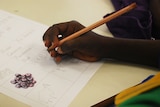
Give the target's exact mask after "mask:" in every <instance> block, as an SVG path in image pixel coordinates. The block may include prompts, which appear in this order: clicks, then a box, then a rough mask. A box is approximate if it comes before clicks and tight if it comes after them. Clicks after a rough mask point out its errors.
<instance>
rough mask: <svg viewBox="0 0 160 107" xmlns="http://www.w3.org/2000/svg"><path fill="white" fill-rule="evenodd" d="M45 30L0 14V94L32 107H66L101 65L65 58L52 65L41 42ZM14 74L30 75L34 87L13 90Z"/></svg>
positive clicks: (42, 26) (32, 22)
mask: <svg viewBox="0 0 160 107" xmlns="http://www.w3.org/2000/svg"><path fill="white" fill-rule="evenodd" d="M47 28H48V26H45V25H42V24H40V23H37V22H34V21H31V20H28V19H25V18H22V17H20V16H16V15H13V14H10V13H7V12H5V11H2V10H0V92H1V93H4V94H6V95H8V96H10V97H12V98H14V99H17V100H19V101H21V102H23V103H26V104H28V105H30V106H32V107H67V106H68V105H69V104H70V103H71V101H72V100H73V99H74V97H75V96H76V95H77V94H78V93H79V91H80V90H81V89H82V88H83V87H84V86H85V84H86V83H87V82H88V80H89V79H90V78H91V77H92V76H93V74H94V73H95V72H96V71H97V69H98V68H99V67H100V66H101V65H102V62H97V63H88V62H84V61H81V60H77V59H73V58H68V57H66V58H64V59H63V60H62V62H61V63H60V64H56V63H55V62H54V60H53V58H51V57H50V55H49V54H48V52H47V51H46V48H45V47H44V44H43V41H42V36H43V34H44V32H45V31H46V30H47ZM16 73H20V74H25V73H31V74H32V75H33V77H34V79H35V80H36V81H37V83H36V84H35V86H34V87H29V88H27V89H23V88H16V87H15V85H14V84H11V83H10V81H11V80H13V79H14V77H15V74H16Z"/></svg>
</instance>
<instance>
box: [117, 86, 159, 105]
mask: <svg viewBox="0 0 160 107" xmlns="http://www.w3.org/2000/svg"><path fill="white" fill-rule="evenodd" d="M118 107H160V86H159V87H156V88H153V89H152V90H149V91H147V92H144V93H142V94H139V95H137V96H134V97H132V98H130V99H128V100H126V101H124V102H123V103H121V104H120V105H118Z"/></svg>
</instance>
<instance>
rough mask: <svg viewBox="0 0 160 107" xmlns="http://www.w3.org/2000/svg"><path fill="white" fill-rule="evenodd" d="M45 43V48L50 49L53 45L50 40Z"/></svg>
mask: <svg viewBox="0 0 160 107" xmlns="http://www.w3.org/2000/svg"><path fill="white" fill-rule="evenodd" d="M43 42H44V45H45V47H50V46H51V45H52V43H51V42H50V41H49V40H45V41H43Z"/></svg>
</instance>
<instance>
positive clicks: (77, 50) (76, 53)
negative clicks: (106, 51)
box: [43, 21, 103, 62]
mask: <svg viewBox="0 0 160 107" xmlns="http://www.w3.org/2000/svg"><path fill="white" fill-rule="evenodd" d="M83 28H84V26H83V25H81V24H80V23H78V22H76V21H70V22H65V23H59V24H55V25H53V26H51V27H50V28H49V29H48V30H47V31H46V32H45V34H44V36H43V41H44V44H45V46H46V47H47V48H48V51H49V53H50V55H51V56H52V57H54V58H55V61H56V62H59V61H60V59H61V56H62V55H71V56H73V57H76V58H78V59H81V60H85V61H97V60H98V59H100V56H101V55H100V53H99V51H98V49H101V50H103V49H102V47H101V46H100V44H101V42H102V41H103V37H102V36H100V35H98V34H96V33H94V32H92V31H90V32H87V33H85V34H83V35H81V36H80V37H77V38H75V39H73V40H70V41H66V42H64V43H63V44H62V45H61V46H58V41H59V40H61V39H63V38H65V37H67V36H69V35H71V34H73V33H75V32H77V31H79V30H81V29H83ZM58 35H62V37H58ZM54 45H56V46H58V47H56V49H57V50H55V47H54ZM50 47H54V48H50Z"/></svg>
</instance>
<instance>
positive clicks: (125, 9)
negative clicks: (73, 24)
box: [59, 3, 136, 46]
mask: <svg viewBox="0 0 160 107" xmlns="http://www.w3.org/2000/svg"><path fill="white" fill-rule="evenodd" d="M135 7H136V3H132V4H130V5H128V6H126V7H125V8H122V9H120V10H118V11H117V12H115V13H113V14H111V15H109V16H107V17H105V18H103V19H101V20H99V21H97V22H95V23H94V24H92V25H90V26H88V27H85V28H84V29H82V30H79V31H77V32H75V33H73V34H71V35H70V36H68V37H66V38H64V39H62V40H61V41H59V46H60V45H62V44H63V43H64V42H65V41H67V40H72V39H74V38H76V37H78V36H80V35H82V34H84V33H86V32H88V31H90V30H93V29H94V28H96V27H99V26H100V25H102V24H104V23H107V22H109V21H111V20H112V19H115V18H117V17H118V16H120V15H122V14H124V13H127V12H129V11H130V10H132V9H134V8H135Z"/></svg>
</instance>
